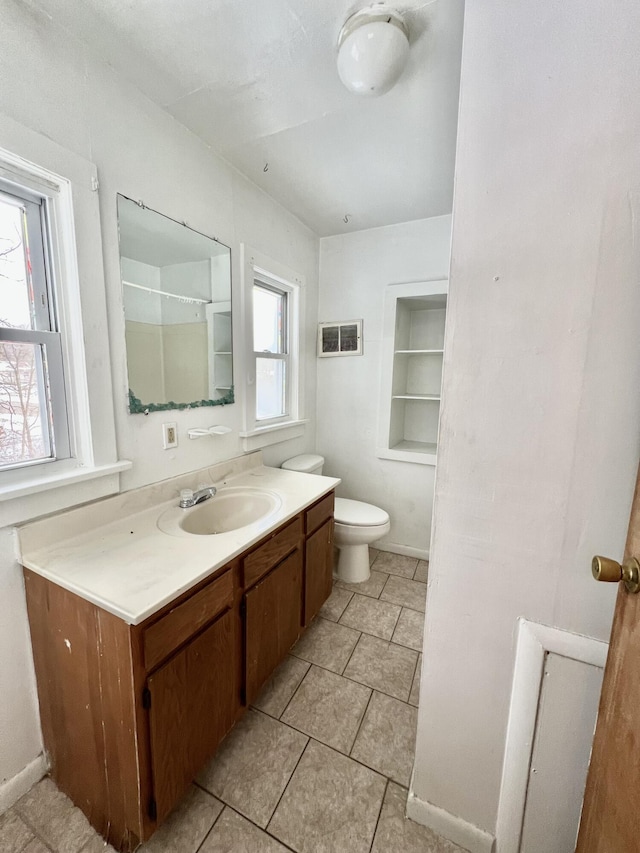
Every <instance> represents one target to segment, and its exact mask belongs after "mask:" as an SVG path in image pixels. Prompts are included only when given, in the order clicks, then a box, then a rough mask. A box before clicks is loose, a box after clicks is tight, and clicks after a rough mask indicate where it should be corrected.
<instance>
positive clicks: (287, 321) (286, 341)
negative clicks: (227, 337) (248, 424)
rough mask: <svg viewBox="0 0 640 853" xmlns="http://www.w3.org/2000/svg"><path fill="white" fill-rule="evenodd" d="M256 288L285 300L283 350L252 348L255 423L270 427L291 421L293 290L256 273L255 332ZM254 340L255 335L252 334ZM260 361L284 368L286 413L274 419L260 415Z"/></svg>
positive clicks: (253, 318)
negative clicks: (277, 363) (277, 364)
mask: <svg viewBox="0 0 640 853" xmlns="http://www.w3.org/2000/svg"><path fill="white" fill-rule="evenodd" d="M256 287H258V288H261V289H262V290H266V291H270V292H271V293H275V294H277V295H278V296H280V297H282V298H283V312H282V313H283V319H282V325H283V330H282V346H281V350H280V351H277V352H267V351H264V350H256V349H255V341H254V348H252V353H253V367H254V371H255V373H254V376H255V386H254V387H255V391H254V400H253V403H254V406H255V421H256V424H257V425H260V424H261V425H263V426H269V425H272V424H276V423H281V422H282V421H285V420H290V419H291V397H292V395H291V374H292V370H291V368H292V358H291V345H292V341H291V328H292V323H291V317H290V314H291V309H292V299H291V293H292V291H291V288H289V287H287V286H286V285H284V284H282V283H276V282H274V280H273V279H272V278H270V277H267V276H265V275H264V274H260V273H256V275H255V276H254V279H253V286H252V289H251V306H252V313H251V318H252V323H251V328H252V331H253V326H254V321H255V300H254V296H255V289H256ZM251 337H252V340H253V338H254V335H253V334H252V336H251ZM258 359H269V360H271V361H279V362H281V363H282V364H283V366H284V394H283V402H284V406H283V408H284V412H283V413H282V414H281V415H276V416H274V417H260V416H259V415H258V400H257V397H258V382H257V375H258V370H257V361H258Z"/></svg>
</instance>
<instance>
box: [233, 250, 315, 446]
mask: <svg viewBox="0 0 640 853" xmlns="http://www.w3.org/2000/svg"><path fill="white" fill-rule="evenodd" d="M243 252H244V259H245V262H244V264H243V268H244V287H243V303H244V304H243V317H244V323H245V330H246V331H245V341H246V346H245V357H246V359H247V367H248V369H247V382H246V388H245V395H244V420H245V429H244V431H243V432H242V433H241V434H240V435H241V437H242V438H243V439H244V442H243V447H244V449H245V450H254V449H257V448H258V447H265V446H267V445H268V444H274V443H276V442H278V441H284V440H285V439H288V438H294V437H297V436H300V435H302V434H303V431H304V424H305V423H306V421H304V420H303V419H302V418H301V411H302V393H301V387H300V382H299V376H300V369H299V353H300V351H301V349H302V343H301V340H300V329H301V324H300V316H301V313H302V308H301V300H302V287H303V281H302V279H301V278H300V277H299V276H297V275H296V274H295V273H294V272H292V271H291V270H287V269H285V268H284V267H282V266H281V265H279V264H277V263H276V262H275V261H272V260H270V259H268V258H264V257H260V255H259V254H258V253H257V252H253V253H251V254H250V255H249V254H248V253H247V251H246V248H245V247H243Z"/></svg>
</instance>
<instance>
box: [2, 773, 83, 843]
mask: <svg viewBox="0 0 640 853" xmlns="http://www.w3.org/2000/svg"><path fill="white" fill-rule="evenodd" d="M14 808H15V810H16V812H17V813H18V814H19V815H20V817H22V818H23V819H25V820H26V822H27V823H28V824H29V826H31V827H33V829H35V831H36V832H37V833H38V835H39V836H40V837H41V838H42V839H43V840H44V841H46V843H47V845H48V846H49V847H50V848H51V849H52V850H54V851H55V853H79V851H80V850H81V849H82V848H83V847H84V845H85V844H86V843H87V841H90V840H91V838H92V837H93V835H94V830H93V828H92V827H91V826H90V824H89V821H88V820H87V819H86V817H85V816H84V815H83V814H82V812H81V811H80V809H78V808H76V807H75V806H74V805H73V803H72V802H71V800H70V799H69V798H68V797H65V795H64V794H63V793H61V792H60V791H59V790H58V788H57V787H56V785H55V784H54V782H53V781H52V780H51V779H50V778H49V777H45V778H44V779H42V780H41V781H40V782H38V784H37V785H34V786H33V788H32V789H31V790H30V791H28V792H27V793H26V794H25V795H24V797H22V798H21V799H19V800H18V802H17V803H16V804H15V806H14Z"/></svg>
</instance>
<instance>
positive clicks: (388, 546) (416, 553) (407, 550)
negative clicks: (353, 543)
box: [371, 542, 429, 560]
mask: <svg viewBox="0 0 640 853" xmlns="http://www.w3.org/2000/svg"><path fill="white" fill-rule="evenodd" d="M371 547H372V548H375V549H376V550H377V551H389V552H390V553H391V554H402V556H403V557H415V558H416V559H417V560H428V559H429V549H428V548H411V547H410V546H409V545H398V544H397V543H396V542H374V543H373V545H372V546H371Z"/></svg>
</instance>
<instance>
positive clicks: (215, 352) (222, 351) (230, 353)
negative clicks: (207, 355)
mask: <svg viewBox="0 0 640 853" xmlns="http://www.w3.org/2000/svg"><path fill="white" fill-rule="evenodd" d="M213 354H214V355H233V353H232V352H229V350H222V349H221V350H214V351H213Z"/></svg>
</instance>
